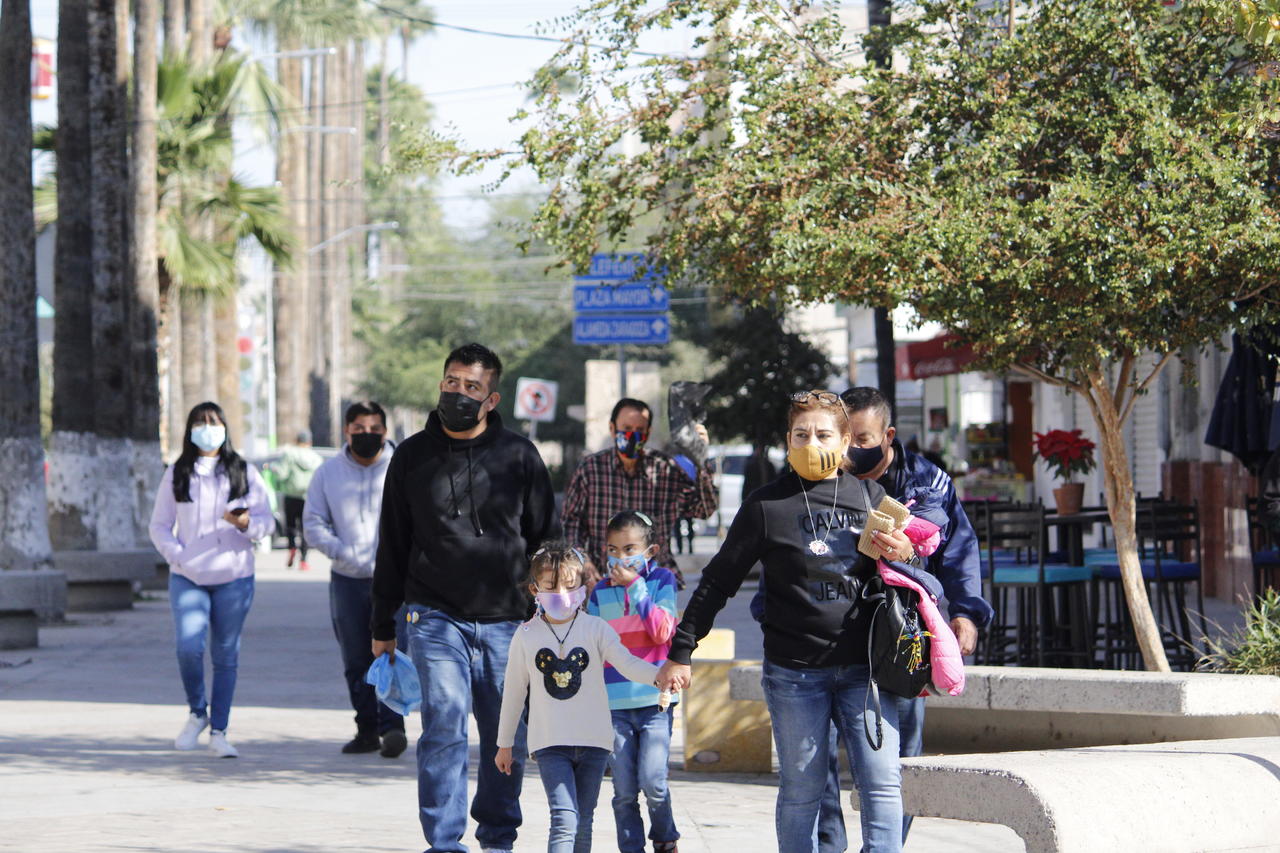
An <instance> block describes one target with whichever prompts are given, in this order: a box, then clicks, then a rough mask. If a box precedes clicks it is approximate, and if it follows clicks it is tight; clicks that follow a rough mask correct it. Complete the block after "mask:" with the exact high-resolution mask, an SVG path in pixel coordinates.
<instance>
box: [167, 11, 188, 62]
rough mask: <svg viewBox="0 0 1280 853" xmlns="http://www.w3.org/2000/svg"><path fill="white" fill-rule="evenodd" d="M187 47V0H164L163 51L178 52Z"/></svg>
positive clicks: (168, 52)
mask: <svg viewBox="0 0 1280 853" xmlns="http://www.w3.org/2000/svg"><path fill="white" fill-rule="evenodd" d="M186 47H187V2H186V0H164V52H165V53H166V54H179V53H182V52H183V51H185V50H186Z"/></svg>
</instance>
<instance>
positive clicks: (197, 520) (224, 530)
mask: <svg viewBox="0 0 1280 853" xmlns="http://www.w3.org/2000/svg"><path fill="white" fill-rule="evenodd" d="M246 473H247V474H248V478H249V493H248V494H246V495H244V496H242V497H240V498H237V499H236V500H234V501H232V500H230V495H231V482H230V480H228V479H227V475H226V474H225V473H224V472H223V470H222V468H221V467H220V466H219V465H218V460H217V459H216V458H214V457H208V456H200V457H197V458H196V464H195V466H194V468H193V469H192V471H191V490H190V494H191V500H190V501H183V502H182V503H178V502H177V501H176V500H174V498H173V466H172V465H170V466H169V467H168V468H167V469H166V470H165V472H164V476H163V477H162V478H160V488H159V489H158V490H157V491H156V503H155V507H154V508H153V509H152V511H151V542H152V543H153V544H154V545H155V546H156V550H157V551H159V552H160V555H161V556H162V557H164V559H165V561H166V562H168V564H169V570H170V571H172V572H174V573H175V574H179V575H182V576H183V577H185V578H186V579H187V580H189V581H191V582H192V583H195V584H199V585H200V586H215V585H217V584H223V583H230V582H231V581H234V580H239V579H240V578H246V577H250V576H251V575H252V574H253V566H254V564H253V542H254V540H255V539H261V538H263V537H264V536H267V535H269V534H270V533H271V532H272V530H273V529H274V528H275V519H274V518H273V517H272V515H271V507H270V505H269V504H268V503H267V489H266V486H265V485H264V483H263V481H262V475H261V474H259V473H258V470H257V469H256V468H254V467H253V466H252V465H249V466H248V470H247V472H246ZM237 507H246V508H247V509H248V510H249V527H248V528H247V529H246V530H244V531H240V530H238V529H237V528H236V527H235V526H234V525H232V524H230V523H229V522H227V521H224V520H223V518H222V515H223V513H225V512H226V511H227V510H228V509H235V508H237Z"/></svg>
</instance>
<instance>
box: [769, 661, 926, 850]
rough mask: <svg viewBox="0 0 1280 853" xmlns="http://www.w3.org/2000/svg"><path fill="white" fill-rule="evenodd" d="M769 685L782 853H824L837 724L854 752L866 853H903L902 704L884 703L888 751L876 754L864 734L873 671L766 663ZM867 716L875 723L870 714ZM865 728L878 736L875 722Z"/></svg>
mask: <svg viewBox="0 0 1280 853" xmlns="http://www.w3.org/2000/svg"><path fill="white" fill-rule="evenodd" d="M763 684H764V695H765V701H766V702H767V704H768V706H769V716H770V717H771V718H772V722H773V734H774V743H775V745H776V747H777V752H778V769H779V776H780V782H779V786H778V804H777V810H776V817H775V821H776V824H777V833H778V850H779V851H780V853H781V851H785V853H813V851H817V850H818V831H817V830H818V814H819V806H820V803H821V801H822V796H823V791H824V789H825V788H826V786H827V779H828V768H829V758H830V750H831V722H832V720H834V721H835V723H836V726H837V727H838V728H839V730H840V735H841V738H842V739H843V740H844V743H845V748H846V749H847V750H849V751H850V761H851V763H852V765H853V772H854V777H855V781H856V782H857V785H858V799H859V802H860V803H861V817H862V850H863V853H898V851H900V850H901V849H902V765H901V762H900V759H899V757H898V705H897V703H895V702H883V716H884V724H883V732H884V744H883V746H882V747H881V748H880V749H878V750H875V749H872V748H871V746H870V744H868V743H867V739H866V737H865V736H864V734H863V718H864V712H863V708H864V702H865V700H866V695H867V687H868V684H869V679H868V669H867V667H865V666H855V665H851V666H834V667H815V668H809V669H794V668H791V667H786V666H782V665H780V664H776V663H773V662H771V661H765V664H764V679H763ZM881 695H882V698H883V693H882V694H881ZM867 714H868V715H869V716H872V712H871V711H870V710H868V711H867ZM867 722H868V724H869V725H871V727H872V729H873V731H874V726H875V721H874V719H869V720H868V721H867Z"/></svg>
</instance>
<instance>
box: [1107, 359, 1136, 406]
mask: <svg viewBox="0 0 1280 853" xmlns="http://www.w3.org/2000/svg"><path fill="white" fill-rule="evenodd" d="M1132 376H1133V353H1130V352H1127V353H1125V354H1124V357H1123V358H1121V359H1120V378H1119V379H1117V380H1116V389H1115V391H1113V392H1111V396H1112V397H1114V398H1115V401H1116V408H1120V401H1121V400H1123V399H1124V392H1125V389H1127V388H1128V387H1129V380H1130V379H1131V378H1132ZM1122 420H1123V418H1122Z"/></svg>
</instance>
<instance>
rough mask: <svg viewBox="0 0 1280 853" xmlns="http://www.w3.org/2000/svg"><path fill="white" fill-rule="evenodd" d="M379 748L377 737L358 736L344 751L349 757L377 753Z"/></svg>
mask: <svg viewBox="0 0 1280 853" xmlns="http://www.w3.org/2000/svg"><path fill="white" fill-rule="evenodd" d="M379 746H380V744H379V743H378V736H377V735H374V734H368V735H366V734H358V735H356V736H355V737H353V738H352V739H351V740H349V741H348V742H347V743H346V744H345V745H344V746H343V747H342V751H343V752H344V753H346V754H347V755H352V754H354V753H357V752H377V751H378V747H379Z"/></svg>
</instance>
